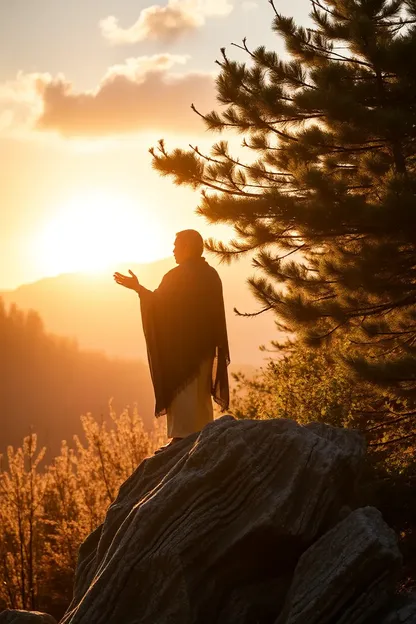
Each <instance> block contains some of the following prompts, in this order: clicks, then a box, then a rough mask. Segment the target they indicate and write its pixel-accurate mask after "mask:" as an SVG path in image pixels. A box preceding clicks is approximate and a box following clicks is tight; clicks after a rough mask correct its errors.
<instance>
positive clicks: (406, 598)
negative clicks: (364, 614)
mask: <svg viewBox="0 0 416 624" xmlns="http://www.w3.org/2000/svg"><path fill="white" fill-rule="evenodd" d="M378 624H416V594H408V595H401V596H398V597H397V599H396V600H395V602H394V603H393V604H392V605H391V606H390V609H389V612H388V613H387V615H384V617H383V618H382V619H379V620H378Z"/></svg>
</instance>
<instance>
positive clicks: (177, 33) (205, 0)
mask: <svg viewBox="0 0 416 624" xmlns="http://www.w3.org/2000/svg"><path fill="white" fill-rule="evenodd" d="M232 9H233V5H232V4H231V3H230V1H229V0H168V4H167V5H165V6H161V5H158V4H154V5H152V6H150V7H147V8H146V9H143V10H142V11H141V13H140V15H139V17H138V19H137V21H136V22H135V23H134V24H133V25H132V26H130V27H129V28H122V27H121V26H120V25H119V22H118V19H117V18H116V17H114V16H113V15H110V16H109V17H106V18H105V19H103V20H101V21H100V29H101V33H102V35H103V36H104V37H105V38H106V39H107V40H108V41H109V42H110V43H111V44H113V45H120V44H132V43H137V42H139V41H144V40H147V39H153V40H158V41H172V40H174V39H177V38H179V37H181V36H183V35H185V34H187V33H188V32H192V31H194V30H196V29H198V28H201V27H202V26H204V24H205V22H206V18H208V17H222V16H226V15H228V14H229V13H230V12H231V11H232Z"/></svg>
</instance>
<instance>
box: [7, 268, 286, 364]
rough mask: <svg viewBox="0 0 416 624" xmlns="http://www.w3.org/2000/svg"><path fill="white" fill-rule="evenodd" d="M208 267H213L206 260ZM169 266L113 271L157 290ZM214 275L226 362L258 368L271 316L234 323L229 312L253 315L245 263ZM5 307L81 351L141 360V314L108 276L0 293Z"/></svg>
mask: <svg viewBox="0 0 416 624" xmlns="http://www.w3.org/2000/svg"><path fill="white" fill-rule="evenodd" d="M208 261H209V262H210V263H211V264H213V265H214V266H217V265H216V263H215V262H214V261H213V260H212V259H211V258H209V259H208ZM173 266H174V260H173V258H172V259H166V260H161V261H159V262H154V263H150V264H142V265H137V264H136V265H135V264H134V263H132V264H131V265H129V266H128V267H126V266H117V267H114V270H118V271H122V272H127V269H128V268H131V269H132V270H134V271H135V272H136V273H137V275H138V276H139V279H140V280H141V282H142V283H143V285H145V286H147V287H148V288H156V287H157V286H158V284H159V283H160V280H161V278H162V277H163V275H164V274H165V273H166V272H167V271H168V270H169V269H171V268H172V267H173ZM217 269H218V271H219V273H220V275H221V278H222V281H223V287H224V299H225V305H226V314H227V322H228V332H229V342H230V348H231V361H232V363H233V364H234V365H235V366H237V367H239V366H240V365H250V366H258V365H260V364H261V363H262V362H263V360H264V354H262V353H261V352H260V351H259V345H261V344H267V343H268V342H269V341H270V340H272V339H273V338H276V335H277V332H276V329H275V325H274V320H273V316H272V315H271V314H264V315H260V316H258V317H255V318H241V317H237V316H236V315H235V313H234V312H233V308H234V307H237V309H239V310H241V311H244V312H247V311H249V312H253V311H256V310H257V309H258V304H257V303H256V301H255V300H254V298H253V296H252V294H251V293H250V291H249V289H248V286H247V284H246V279H247V277H248V276H249V275H251V274H252V273H253V269H251V266H250V263H249V261H248V260H244V261H240V262H238V263H236V264H232V265H230V266H227V265H220V266H217ZM0 296H1V297H2V298H3V300H4V301H5V303H6V304H11V303H15V304H17V305H18V306H19V308H21V309H26V310H27V309H34V310H36V311H37V312H39V314H40V315H41V317H42V319H43V322H44V324H45V327H46V329H47V331H50V332H53V333H55V334H59V335H62V336H70V337H74V338H75V339H76V340H77V342H78V344H79V346H80V348H83V349H94V350H99V351H103V352H105V353H106V354H107V355H109V356H116V357H123V358H125V357H127V358H134V359H142V360H146V348H145V342H144V338H143V333H142V328H141V320H140V308H139V302H138V299H137V296H136V295H135V294H133V293H132V292H129V291H127V290H125V289H123V288H121V287H120V286H117V285H116V284H115V283H114V281H113V278H112V273H111V272H110V273H109V274H106V275H105V274H101V275H83V274H68V275H59V276H57V277H50V278H46V279H42V280H40V281H38V282H35V283H32V284H26V285H23V286H20V287H19V288H17V289H16V290H13V291H8V292H3V293H0Z"/></svg>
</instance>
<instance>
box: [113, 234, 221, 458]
mask: <svg viewBox="0 0 416 624" xmlns="http://www.w3.org/2000/svg"><path fill="white" fill-rule="evenodd" d="M203 249H204V242H203V240H202V237H201V235H200V234H199V233H198V232H196V231H195V230H184V231H182V232H179V233H178V234H177V235H176V240H175V246H174V250H173V254H174V256H175V260H176V263H177V264H178V266H177V267H175V268H174V269H172V270H171V271H169V272H168V273H167V274H166V275H165V276H164V277H163V279H162V281H161V283H160V286H159V287H158V288H157V289H156V290H155V291H151V290H148V289H147V288H145V287H144V286H142V285H141V284H140V283H139V280H138V279H137V277H136V275H135V274H134V273H133V272H132V271H130V270H129V273H130V276H127V275H122V274H120V273H115V274H114V279H115V281H116V282H117V284H121V285H122V286H125V287H126V288H130V289H131V290H134V291H135V292H137V293H138V294H139V296H140V307H141V312H142V322H143V331H144V335H145V338H146V344H147V354H148V359H149V366H150V373H151V376H152V381H153V387H154V391H155V399H156V407H155V415H156V416H162V415H164V414H166V415H167V430H168V437H169V438H172V440H171V442H170V443H169V444H168V445H166V447H167V446H170V445H171V444H172V443H175V442H177V441H178V440H180V439H182V438H184V437H186V436H188V435H190V434H191V433H194V432H196V431H200V430H201V429H202V428H203V427H204V426H205V425H206V424H207V423H209V422H210V421H212V420H213V407H212V401H211V396H212V397H213V398H214V400H215V402H216V403H218V404H219V405H220V406H221V409H222V410H226V409H227V408H228V405H229V388H228V372H227V366H228V364H229V362H230V356H229V349H228V338H227V328H226V321H225V310H224V300H223V294H222V284H221V280H220V277H219V275H218V273H217V271H216V270H215V269H214V268H213V267H211V266H210V265H209V264H208V263H207V262H206V260H205V258H203V257H202V253H203ZM166 447H163V448H166Z"/></svg>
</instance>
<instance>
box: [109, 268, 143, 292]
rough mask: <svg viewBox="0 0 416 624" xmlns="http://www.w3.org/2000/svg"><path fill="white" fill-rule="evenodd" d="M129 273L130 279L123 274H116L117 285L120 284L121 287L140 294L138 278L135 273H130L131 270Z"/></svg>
mask: <svg viewBox="0 0 416 624" xmlns="http://www.w3.org/2000/svg"><path fill="white" fill-rule="evenodd" d="M129 273H130V277H129V276H128V275H123V274H122V273H114V276H113V277H114V281H115V282H116V284H120V286H124V287H125V288H130V290H135V291H136V292H139V288H140V284H139V280H138V279H137V276H136V275H135V274H134V273H133V271H130V269H129Z"/></svg>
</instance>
